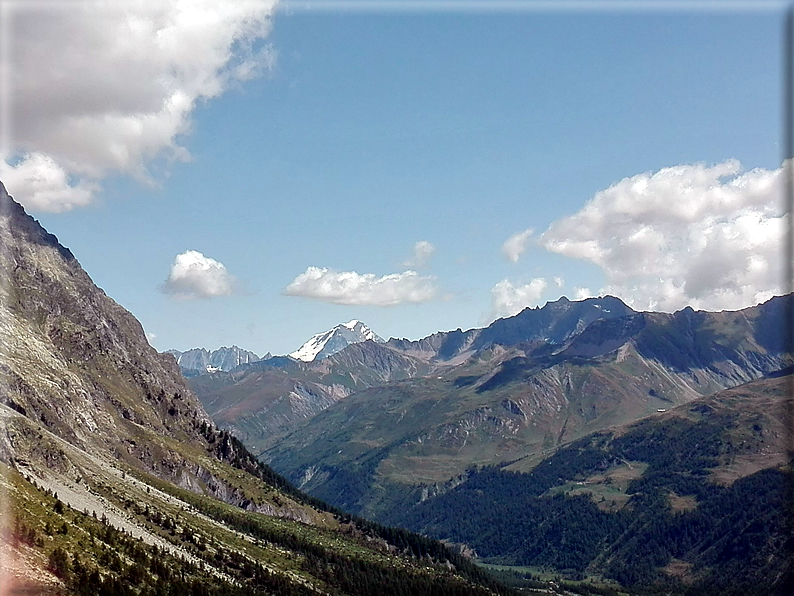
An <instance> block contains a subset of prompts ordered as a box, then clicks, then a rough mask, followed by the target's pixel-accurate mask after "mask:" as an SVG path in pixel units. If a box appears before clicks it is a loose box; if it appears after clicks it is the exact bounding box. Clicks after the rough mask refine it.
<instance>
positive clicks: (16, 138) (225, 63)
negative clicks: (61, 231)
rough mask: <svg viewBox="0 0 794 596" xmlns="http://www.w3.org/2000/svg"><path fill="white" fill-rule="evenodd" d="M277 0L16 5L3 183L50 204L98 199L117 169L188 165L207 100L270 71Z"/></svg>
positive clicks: (143, 171) (28, 201)
mask: <svg viewBox="0 0 794 596" xmlns="http://www.w3.org/2000/svg"><path fill="white" fill-rule="evenodd" d="M274 5H275V1H274V0H245V1H243V2H228V3H217V2H207V1H204V0H192V1H186V2H182V1H176V0H140V1H137V2H116V1H115V0H104V1H99V2H62V3H56V2H35V3H24V2H20V3H11V4H9V7H8V9H7V10H6V11H5V13H4V20H5V21H6V22H5V23H4V25H5V27H4V29H3V31H4V35H5V34H8V35H9V39H8V40H7V41H6V43H7V44H8V46H7V47H9V48H12V50H13V51H10V52H8V53H7V58H8V59H9V60H10V61H9V64H8V66H9V67H10V68H9V71H8V72H10V76H9V77H8V81H4V83H6V84H4V89H3V97H2V103H3V104H4V113H3V118H2V122H0V128H2V129H3V135H4V139H3V141H4V143H3V145H4V146H5V149H4V150H5V151H6V152H7V154H5V155H0V178H2V179H3V180H5V181H6V182H7V184H8V186H9V188H13V190H14V194H15V196H16V198H17V199H18V200H20V201H21V202H22V203H24V204H25V205H26V206H27V207H29V208H32V209H37V210H41V211H52V212H58V211H67V210H69V209H72V208H74V207H78V206H81V205H85V204H87V203H89V202H90V201H91V200H92V199H93V197H94V194H95V193H96V191H97V190H98V189H99V181H100V180H101V179H102V178H103V177H104V176H106V175H108V174H110V173H112V172H122V173H125V174H132V175H134V176H136V177H138V178H139V179H141V180H144V181H149V180H150V179H151V174H150V172H149V166H150V165H151V164H152V163H155V164H156V165H157V167H162V166H166V167H167V164H168V163H171V162H173V161H175V160H187V159H189V155H188V152H187V150H186V149H185V148H184V147H183V146H181V145H180V137H181V136H182V135H186V134H189V133H190V126H191V114H192V112H193V110H194V108H195V107H196V105H197V104H198V103H199V102H200V101H202V100H207V99H211V98H213V97H217V96H219V95H221V94H223V93H224V92H225V91H226V90H227V89H228V88H229V86H230V85H231V84H232V83H233V82H234V81H241V80H248V79H251V78H254V77H256V76H258V75H259V74H260V73H261V72H262V71H263V69H266V68H269V67H270V66H271V65H272V63H273V60H274V58H275V54H274V52H273V51H272V49H271V48H270V47H269V46H266V45H264V44H263V43H262V40H263V39H264V38H265V37H266V36H267V35H268V33H269V32H270V29H271V21H270V17H271V15H272V12H273V8H274Z"/></svg>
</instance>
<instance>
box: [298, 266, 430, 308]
mask: <svg viewBox="0 0 794 596" xmlns="http://www.w3.org/2000/svg"><path fill="white" fill-rule="evenodd" d="M284 293H285V294H286V295H287V296H303V297H304V298H312V299H314V300H320V301H323V302H331V303H333V304H346V305H369V306H396V305H398V304H403V303H406V302H409V303H411V302H412V303H420V302H427V301H429V300H432V299H433V298H435V297H436V294H437V289H436V283H435V277H433V276H421V275H419V274H418V273H417V272H416V271H411V270H409V271H404V272H402V273H392V274H390V275H384V276H381V277H378V276H376V275H375V274H374V273H357V272H355V271H333V270H331V269H327V268H325V267H308V268H307V269H306V271H304V272H303V273H301V274H300V275H298V276H297V277H296V278H295V279H294V280H293V281H292V283H290V284H289V285H288V286H287V287H286V289H285V290H284Z"/></svg>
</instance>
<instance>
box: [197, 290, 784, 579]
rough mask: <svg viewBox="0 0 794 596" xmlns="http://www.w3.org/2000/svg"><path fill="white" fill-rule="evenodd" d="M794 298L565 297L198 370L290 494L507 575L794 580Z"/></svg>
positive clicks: (212, 400) (218, 416) (203, 388)
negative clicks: (439, 326) (790, 500)
mask: <svg viewBox="0 0 794 596" xmlns="http://www.w3.org/2000/svg"><path fill="white" fill-rule="evenodd" d="M792 306H794V304H792V296H778V297H774V298H772V299H770V300H768V301H767V302H764V303H763V304H759V305H757V306H753V307H751V308H746V309H743V310H740V311H726V312H703V311H694V310H693V309H691V308H685V309H683V310H681V311H678V312H675V313H673V314H668V313H659V312H636V311H634V310H632V309H631V308H629V307H628V306H627V305H626V304H624V303H623V302H622V301H621V300H619V299H618V298H615V297H611V296H606V297H601V298H589V299H586V300H582V301H576V302H574V301H569V300H567V299H565V298H561V299H560V300H558V301H556V302H550V303H547V304H546V305H545V306H544V307H542V308H527V309H525V310H524V311H522V312H521V313H519V314H517V315H515V316H513V317H509V318H504V319H499V320H497V321H495V322H494V323H492V324H491V325H490V326H488V327H486V328H483V329H471V330H468V331H462V330H460V329H458V330H456V331H451V332H440V333H436V334H434V335H431V336H429V337H427V338H424V339H421V340H418V341H409V340H404V339H390V340H388V341H386V342H383V341H366V340H365V338H359V339H358V340H357V341H355V342H353V343H350V345H348V346H346V347H344V348H343V349H341V350H338V351H335V352H334V353H332V354H330V355H327V356H325V357H322V358H316V359H313V360H310V359H308V358H305V359H301V360H297V359H296V358H293V357H276V358H270V359H267V360H262V361H259V362H256V363H252V364H247V365H241V366H239V367H237V368H235V369H233V370H231V371H228V372H215V373H212V374H205V375H201V376H197V377H194V378H191V379H190V381H189V382H190V385H191V387H192V388H193V389H194V391H195V393H196V395H197V396H198V397H199V399H200V400H201V401H202V403H203V404H204V406H205V407H206V408H207V411H208V412H209V414H210V415H211V416H212V417H213V419H214V420H215V422H216V424H218V425H219V426H220V427H222V428H225V429H228V430H229V431H230V432H231V433H232V434H233V435H234V436H237V437H238V438H239V439H240V440H241V441H242V442H243V443H245V444H246V445H248V446H249V447H251V448H252V449H253V450H254V451H255V452H256V453H257V454H258V456H259V458H260V460H262V461H264V462H267V463H268V464H269V465H271V466H272V467H273V469H275V470H277V471H278V472H280V473H283V474H284V475H285V476H286V477H287V478H288V479H290V480H291V481H292V482H294V483H295V484H297V485H298V486H299V487H300V488H301V489H302V490H305V491H307V492H308V493H310V494H312V495H314V496H315V497H317V498H320V499H322V500H324V501H326V502H329V503H331V504H333V505H335V506H337V507H340V508H342V509H344V510H347V511H351V512H354V513H355V514H357V515H361V516H363V517H366V518H369V519H373V520H376V521H378V522H380V523H384V524H393V525H398V526H401V527H406V528H409V529H411V530H414V531H417V532H421V533H423V534H425V535H427V536H429V537H433V538H438V539H443V540H444V541H446V542H448V543H453V544H456V545H457V546H458V548H459V549H461V550H462V551H463V552H466V553H468V554H469V555H471V556H474V557H477V558H478V560H479V562H480V563H483V564H490V565H491V566H492V567H493V568H494V569H500V570H502V571H503V572H504V573H506V575H505V577H506V578H512V579H511V581H515V582H517V585H524V586H526V585H528V584H527V583H526V582H524V583H523V584H522V582H521V580H519V579H516V578H515V577H514V576H513V575H510V573H513V574H515V573H516V572H519V574H523V577H526V576H527V574H529V576H531V577H533V578H534V579H537V578H538V577H546V576H545V575H544V573H546V574H548V573H550V574H552V576H556V577H566V578H568V579H569V580H572V581H582V580H586V581H585V582H584V583H583V584H580V587H579V588H578V589H580V590H584V589H585V588H584V587H582V586H590V585H592V584H590V583H589V582H591V581H598V582H610V581H614V582H618V583H619V584H620V585H622V586H623V587H624V588H627V589H630V590H631V591H633V592H646V591H648V592H653V593H655V592H656V591H660V590H661V592H662V593H669V594H789V593H794V590H793V589H792V577H793V576H792V571H791V558H790V555H791V553H792V550H794V549H793V546H794V545H792V543H791V539H790V536H792V533H791V528H790V526H789V525H788V524H789V523H790V521H791V520H790V518H787V517H786V516H785V515H784V514H785V507H784V505H785V503H786V501H785V496H786V492H785V491H786V490H790V488H791V482H792V475H791V468H790V465H789V459H788V458H787V456H786V453H787V452H788V450H789V449H790V445H789V444H788V443H787V440H788V439H789V438H790V434H789V432H788V430H789V428H788V427H787V424H786V423H785V420H786V416H790V414H791V412H792V408H793V407H794V406H792V403H791V395H792V392H791V385H792V376H791V375H790V374H789V373H790V371H791V366H792V351H791V349H790V346H789V345H788V344H787V335H786V332H785V330H786V326H787V325H791V318H790V313H791V312H792V311H791V309H792ZM328 333H330V332H327V333H326V334H319V335H318V336H315V338H313V340H315V341H314V343H317V342H316V338H318V337H325V336H327V335H328ZM307 345H311V341H310V342H308V343H307ZM318 353H319V352H318ZM530 583H531V582H530ZM598 585H600V586H601V587H599V588H598V589H603V590H607V591H608V590H609V589H615V588H614V585H613V586H612V587H611V588H610V587H609V585H610V584H598ZM605 586H606V587H605ZM593 589H595V588H593Z"/></svg>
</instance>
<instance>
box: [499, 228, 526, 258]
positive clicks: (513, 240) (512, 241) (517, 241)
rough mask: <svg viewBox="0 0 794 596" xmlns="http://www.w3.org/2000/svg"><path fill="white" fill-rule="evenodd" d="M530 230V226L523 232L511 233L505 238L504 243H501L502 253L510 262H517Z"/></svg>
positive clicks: (522, 252) (524, 248)
mask: <svg viewBox="0 0 794 596" xmlns="http://www.w3.org/2000/svg"><path fill="white" fill-rule="evenodd" d="M532 232H533V230H532V228H529V229H526V230H524V231H523V232H518V233H516V234H513V235H512V236H510V238H508V239H507V240H505V243H504V244H502V254H503V255H504V256H505V258H506V259H507V260H508V261H510V262H512V263H517V262H518V259H519V257H521V255H523V254H524V252H525V251H526V249H527V242H528V241H529V238H530V236H532Z"/></svg>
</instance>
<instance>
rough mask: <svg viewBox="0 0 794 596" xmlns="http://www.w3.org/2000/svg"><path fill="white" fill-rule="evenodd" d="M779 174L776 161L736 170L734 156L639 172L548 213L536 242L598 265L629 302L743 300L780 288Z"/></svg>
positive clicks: (717, 304)
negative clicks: (574, 205) (559, 214)
mask: <svg viewBox="0 0 794 596" xmlns="http://www.w3.org/2000/svg"><path fill="white" fill-rule="evenodd" d="M781 183H782V168H780V169H777V170H771V171H770V170H765V169H760V168H759V169H754V170H751V171H749V172H744V173H742V172H741V166H740V164H739V162H738V161H735V160H729V161H726V162H723V163H720V164H716V165H714V166H706V165H704V164H694V165H680V166H675V167H671V168H665V169H662V170H659V171H658V172H655V173H644V174H638V175H636V176H632V177H630V178H625V179H623V180H621V181H620V182H618V183H616V184H614V185H612V186H610V187H609V188H607V189H606V190H603V191H600V192H598V193H596V195H595V196H594V197H593V198H592V199H590V201H588V202H587V203H586V204H585V205H584V207H583V208H582V209H581V210H579V211H578V212H577V213H575V214H574V215H572V216H570V217H566V218H563V219H560V220H558V221H556V222H554V223H553V224H552V225H551V226H549V228H548V229H547V230H546V231H545V232H544V233H543V234H542V235H541V236H540V243H541V245H542V246H544V247H545V248H546V249H547V250H549V251H552V252H556V253H560V254H563V255H566V256H569V257H573V258H578V259H584V260H586V261H590V262H592V263H594V264H596V265H598V266H599V267H600V268H601V269H602V270H603V272H604V274H605V276H606V279H607V285H606V287H604V288H602V289H601V290H600V292H599V293H602V294H603V293H609V294H613V295H616V296H619V297H621V298H622V299H624V300H626V301H627V302H628V303H630V304H631V305H632V306H633V307H634V308H638V309H649V310H664V311H672V310H676V309H679V308H682V307H684V306H686V305H691V306H692V307H694V308H702V309H710V310H721V309H737V308H742V307H745V306H749V305H751V304H756V303H757V302H759V301H763V300H765V299H767V298H769V297H771V296H772V295H774V294H778V293H781V292H782V291H783V288H782V273H783V271H782V254H781V251H782V249H783V240H784V234H785V231H786V229H787V225H788V216H785V215H784V214H783V200H782V188H781ZM588 292H589V290H588Z"/></svg>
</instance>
